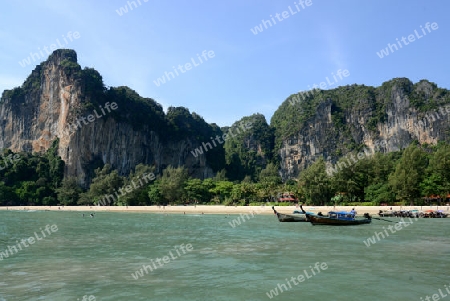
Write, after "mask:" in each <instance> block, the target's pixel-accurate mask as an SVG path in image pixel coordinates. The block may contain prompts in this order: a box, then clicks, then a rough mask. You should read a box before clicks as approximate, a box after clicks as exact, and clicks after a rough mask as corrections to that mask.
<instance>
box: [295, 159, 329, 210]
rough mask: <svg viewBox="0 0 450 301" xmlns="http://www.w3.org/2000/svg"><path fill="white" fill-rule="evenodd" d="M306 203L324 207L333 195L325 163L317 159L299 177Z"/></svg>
mask: <svg viewBox="0 0 450 301" xmlns="http://www.w3.org/2000/svg"><path fill="white" fill-rule="evenodd" d="M299 183H300V185H301V186H302V190H303V194H304V196H305V198H306V201H307V202H308V203H311V204H318V205H325V204H328V203H330V201H331V198H332V197H333V195H334V190H333V189H332V186H331V179H330V176H328V174H327V173H326V171H325V161H324V159H323V158H320V159H318V160H317V161H316V162H314V163H313V164H312V165H311V166H310V167H309V168H307V169H306V170H304V171H303V172H302V173H301V174H300V176H299Z"/></svg>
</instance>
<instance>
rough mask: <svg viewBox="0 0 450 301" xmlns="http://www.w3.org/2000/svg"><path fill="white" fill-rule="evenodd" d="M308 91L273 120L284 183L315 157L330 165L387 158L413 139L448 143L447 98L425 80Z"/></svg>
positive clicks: (449, 99)
mask: <svg viewBox="0 0 450 301" xmlns="http://www.w3.org/2000/svg"><path fill="white" fill-rule="evenodd" d="M313 92H314V93H312V96H311V97H305V99H303V97H302V95H301V94H300V95H294V96H291V97H290V98H288V100H286V101H285V102H284V103H283V104H282V105H281V107H280V108H279V109H278V111H277V112H276V113H275V114H274V117H273V118H272V124H271V125H272V126H274V127H275V129H276V135H277V143H278V148H277V149H278V155H279V157H280V160H281V166H280V168H281V174H282V177H283V179H284V180H286V179H289V178H294V177H297V176H298V174H299V173H300V172H301V171H302V170H303V169H305V168H307V167H308V166H309V165H311V164H312V163H313V162H314V161H315V160H317V159H318V158H320V157H324V159H325V160H326V161H327V162H328V163H329V164H335V163H336V162H337V160H339V158H341V157H342V156H344V155H346V154H347V153H348V152H350V151H362V150H364V149H366V150H367V151H369V152H375V151H379V152H383V153H386V152H393V151H398V150H400V149H403V148H405V147H407V146H408V145H409V144H410V143H411V142H413V141H414V140H416V141H419V142H420V143H427V144H436V143H437V142H438V141H448V140H449V137H450V132H449V130H450V126H449V125H450V122H449V121H450V117H449V116H450V105H449V104H450V93H449V91H448V90H444V89H440V88H438V87H437V86H436V85H435V84H433V83H430V82H428V81H425V80H423V81H420V82H419V83H417V84H413V83H412V82H411V81H409V80H408V79H404V78H400V79H394V80H391V81H389V82H385V83H383V85H382V86H381V87H378V88H374V87H367V86H357V85H353V86H346V87H339V88H337V89H334V90H328V91H313ZM292 112H294V113H292ZM295 112H297V113H295ZM288 124H290V125H291V128H288ZM292 125H294V126H293V127H294V128H293V129H292Z"/></svg>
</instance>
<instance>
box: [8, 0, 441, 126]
mask: <svg viewBox="0 0 450 301" xmlns="http://www.w3.org/2000/svg"><path fill="white" fill-rule="evenodd" d="M139 1H140V3H141V4H139V2H138V0H134V2H135V3H136V4H137V7H134V5H133V4H131V2H132V1H129V2H130V4H131V6H132V7H133V10H130V6H129V5H128V4H127V1H126V0H112V1H106V0H101V1H91V0H73V1H66V0H36V1H34V0H2V2H1V3H2V9H1V12H0V39H1V42H2V47H1V48H0V91H3V90H4V89H10V88H13V87H15V86H19V85H21V84H22V82H23V81H24V80H25V78H26V77H27V76H28V75H29V74H30V72H31V71H32V70H33V69H34V66H35V65H37V64H39V63H40V62H41V61H43V60H45V59H46V58H47V55H45V58H43V59H36V60H35V61H34V62H32V61H31V60H30V62H31V64H30V65H26V64H25V66H24V67H22V66H21V64H19V62H22V60H24V59H26V58H27V57H29V56H30V52H34V53H37V52H38V51H39V49H38V48H40V49H41V50H43V47H48V48H49V47H50V45H51V44H55V43H56V40H57V39H59V42H60V44H61V45H63V46H64V47H65V48H71V49H75V50H76V52H77V53H78V61H79V63H80V65H81V66H82V67H83V68H84V67H86V66H87V67H93V68H95V69H96V70H98V71H99V72H100V73H101V74H102V76H103V80H104V83H105V85H107V86H120V85H126V86H129V87H131V88H132V89H134V90H136V91H137V92H138V93H139V94H140V95H141V96H144V97H151V98H153V99H155V100H156V101H157V102H159V103H161V104H162V105H163V107H164V108H165V109H167V107H168V106H184V107H187V108H189V109H190V111H191V112H196V113H198V114H199V115H201V116H203V117H204V118H205V120H206V121H207V122H209V123H213V122H214V123H217V124H218V125H220V126H226V125H231V124H232V123H233V122H234V121H237V120H238V119H240V118H242V117H243V116H247V115H251V114H253V113H262V114H264V115H265V116H266V118H267V121H268V122H269V121H270V118H271V116H272V114H273V112H274V111H275V110H276V109H277V108H278V106H279V105H280V104H281V103H282V102H283V101H284V100H285V99H286V98H287V97H288V96H289V95H290V94H293V93H296V92H299V91H302V90H307V89H308V87H312V85H313V84H320V82H324V81H326V77H328V78H329V79H330V81H331V82H334V81H333V80H332V73H334V74H336V72H337V70H338V69H342V70H344V69H347V70H348V72H349V73H350V75H349V76H348V77H343V78H342V80H339V81H338V82H337V83H333V85H328V86H327V89H328V88H334V87H336V86H338V85H347V84H353V83H357V84H365V85H372V86H379V85H380V84H381V83H382V82H384V81H387V80H389V79H391V78H394V77H408V78H409V79H411V80H412V81H413V82H417V81H419V80H420V79H428V80H430V81H432V82H435V83H436V84H437V85H438V86H440V87H443V88H447V89H449V88H450V76H449V71H450V64H449V53H450V50H449V43H450V42H449V37H450V30H449V26H450V19H449V17H448V14H449V12H450V1H446V0H420V1H418V0H404V1H392V0H377V1H375V0H374V1H367V0H321V1H319V0H311V3H310V4H311V5H310V6H307V5H306V4H304V5H303V6H304V8H303V7H302V6H301V4H299V0H295V1H294V0H277V1H274V0H271V1H269V0H257V1H256V0H227V1H214V0H213V1H206V0H202V1H200V0H190V1H181V0H147V2H145V0H139ZM125 6H128V12H127V13H124V12H123V11H122V12H121V14H122V16H120V15H119V14H118V13H117V12H116V10H119V9H120V8H121V7H125ZM289 7H290V8H291V11H292V12H293V13H291V12H290V10H289ZM296 7H298V8H300V11H298V9H297V8H296ZM283 11H286V13H285V14H284V16H285V17H286V18H285V19H284V17H283V15H281V14H282V13H283ZM277 13H279V14H280V15H278V18H280V19H282V21H279V20H278V19H277V17H276V16H275V14H277ZM294 13H295V14H294ZM270 15H272V17H273V18H274V19H275V21H276V24H272V27H270V26H269V25H267V23H266V25H267V26H268V28H267V29H265V28H263V31H262V32H259V33H258V34H256V35H255V34H253V33H252V31H251V29H252V28H254V27H255V26H258V25H260V24H261V22H262V20H263V19H264V20H271V19H270ZM427 22H430V23H433V22H436V23H437V25H438V28H437V29H435V30H433V29H431V32H428V31H426V32H427V35H424V34H423V32H422V29H421V28H420V26H422V27H423V29H424V30H426V29H425V24H426V23H427ZM414 30H417V32H418V34H419V36H420V38H415V40H414V41H413V42H408V40H406V43H408V45H405V44H404V43H403V44H402V48H399V47H398V46H397V47H398V50H395V48H393V47H392V46H391V48H393V49H394V51H393V52H390V53H389V55H388V56H385V57H384V58H380V57H379V56H378V55H377V52H380V50H381V49H383V48H386V47H387V44H388V43H391V44H395V43H396V42H397V41H396V38H398V39H399V40H400V39H401V38H402V37H405V38H407V37H408V35H411V34H415V33H414ZM69 32H72V33H74V32H78V33H79V37H78V39H74V38H72V41H70V40H69V39H68V37H67V35H68V33H69ZM63 35H64V38H65V39H66V40H67V41H68V43H67V44H66V43H65V42H64V38H63ZM400 43H402V42H400ZM204 50H206V51H214V57H213V58H208V60H207V61H204V62H203V63H201V64H200V63H199V60H198V58H197V53H198V54H199V55H201V53H202V51H204ZM43 53H44V54H45V52H44V51H43ZM29 59H31V58H29ZM192 59H193V60H194V61H195V62H196V64H197V65H198V66H192V63H191V68H192V69H191V70H184V71H185V72H184V73H181V72H180V71H178V72H179V75H178V76H176V77H175V78H174V79H171V80H170V81H167V80H166V83H165V84H160V86H157V85H156V84H155V83H154V81H157V79H158V78H160V77H162V76H163V75H164V74H165V72H173V73H174V71H173V68H172V66H175V67H177V66H178V65H182V66H184V65H185V64H186V63H189V62H191V61H192Z"/></svg>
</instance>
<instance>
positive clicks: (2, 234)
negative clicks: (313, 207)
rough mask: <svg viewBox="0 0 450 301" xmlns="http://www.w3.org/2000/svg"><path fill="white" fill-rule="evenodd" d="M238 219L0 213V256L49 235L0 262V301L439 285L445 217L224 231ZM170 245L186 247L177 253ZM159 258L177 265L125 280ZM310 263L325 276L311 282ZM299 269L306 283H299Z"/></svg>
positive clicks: (421, 293) (385, 292)
mask: <svg viewBox="0 0 450 301" xmlns="http://www.w3.org/2000/svg"><path fill="white" fill-rule="evenodd" d="M238 217H239V216H238V215H230V216H226V215H178V214H171V215H163V214H148V213H107V212H98V213H96V214H95V217H94V218H89V217H88V214H87V213H86V217H84V218H83V217H82V213H80V212H44V211H15V212H13V211H1V212H0V254H1V252H3V253H4V252H6V250H8V246H14V245H16V244H17V242H16V241H19V242H20V239H26V238H28V237H31V236H34V235H35V234H34V233H35V232H36V233H37V234H38V236H39V234H40V233H41V232H40V231H41V230H40V228H44V227H45V226H46V225H47V224H48V225H53V224H55V225H57V227H58V231H56V232H55V233H52V234H51V235H49V236H47V237H46V238H43V239H42V240H39V241H36V242H35V243H34V244H32V245H30V246H29V247H26V248H25V247H23V249H22V250H18V252H17V253H15V254H12V255H11V254H9V257H7V258H5V256H3V259H2V260H0V301H3V300H8V301H10V300H64V301H67V300H83V296H86V297H85V300H88V298H87V297H89V296H91V300H93V299H92V298H94V297H95V300H105V301H106V300H127V301H128V300H221V301H222V300H223V301H225V300H420V297H422V298H424V299H425V297H426V296H427V295H429V296H431V295H432V294H436V293H438V290H439V289H441V291H442V292H443V293H445V285H447V286H450V270H449V268H450V219H421V220H418V221H414V220H412V221H413V223H412V224H408V225H407V227H405V226H403V228H402V229H401V230H399V231H397V232H396V233H395V234H392V233H390V232H389V230H388V228H387V227H388V226H389V225H394V223H389V222H384V221H378V220H374V222H373V223H372V224H370V225H361V226H352V227H327V226H311V225H310V224H309V223H279V222H278V221H277V219H276V218H275V217H274V216H267V215H258V216H255V217H251V216H250V218H249V219H248V220H247V219H246V221H245V222H242V221H241V222H242V223H241V225H238V226H236V227H235V228H233V227H231V226H230V224H229V222H231V221H232V220H233V219H235V218H238ZM385 229H387V231H388V233H389V236H388V237H386V238H385V239H381V240H380V241H377V243H375V244H373V245H371V246H370V247H367V246H366V245H365V244H364V242H363V241H364V240H366V239H367V238H369V237H371V236H372V235H374V233H375V232H381V231H383V232H384V230H385ZM40 236H42V234H41V235H40ZM181 244H185V245H186V244H191V245H192V248H193V250H192V251H190V252H189V251H186V253H185V254H183V253H180V254H181V256H177V254H176V252H175V250H174V247H175V246H179V245H181ZM170 251H172V255H175V256H173V257H177V258H175V259H170V257H169V259H170V261H169V262H168V263H166V264H164V265H163V266H161V267H159V268H157V269H154V270H153V271H150V270H149V269H148V274H147V273H145V271H143V272H144V274H143V276H142V277H139V278H138V279H137V280H136V279H135V278H134V277H133V276H132V273H133V274H134V273H135V272H136V271H138V270H140V269H141V268H142V266H143V265H150V264H151V260H152V259H153V260H154V261H155V260H156V259H157V258H162V257H164V256H169V254H170V253H169V252H170ZM179 252H181V251H179ZM166 260H167V258H166ZM316 262H319V263H326V266H327V267H328V268H327V269H325V270H320V273H319V272H317V271H316V275H315V276H313V275H312V272H311V268H310V266H311V267H313V266H314V264H315V263H316ZM305 270H306V273H307V274H308V275H309V276H311V278H309V279H306V280H305V281H303V282H302V283H299V282H298V280H296V279H297V277H298V276H299V275H302V274H303V275H305ZM135 276H136V275H135ZM292 277H295V279H294V281H295V282H294V281H292V280H291V278H292ZM288 281H289V283H288ZM295 283H296V284H295ZM275 288H277V293H278V296H275V295H274V294H273V293H272V298H269V296H268V295H267V293H270V290H275ZM280 288H281V289H282V291H280ZM447 298H448V299H449V300H450V296H449V297H447Z"/></svg>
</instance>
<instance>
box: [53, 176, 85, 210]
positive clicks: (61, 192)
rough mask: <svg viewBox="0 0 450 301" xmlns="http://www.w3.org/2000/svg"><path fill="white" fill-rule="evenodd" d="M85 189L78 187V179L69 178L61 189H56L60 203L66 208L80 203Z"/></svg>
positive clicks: (64, 181)
mask: <svg viewBox="0 0 450 301" xmlns="http://www.w3.org/2000/svg"><path fill="white" fill-rule="evenodd" d="M82 192H83V189H81V187H80V186H79V185H78V182H77V178H76V177H67V178H65V179H64V180H63V181H62V184H61V187H59V188H57V189H56V194H57V198H58V201H59V202H60V203H61V205H64V206H74V205H76V204H77V203H78V200H79V198H80V194H81V193H82Z"/></svg>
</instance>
